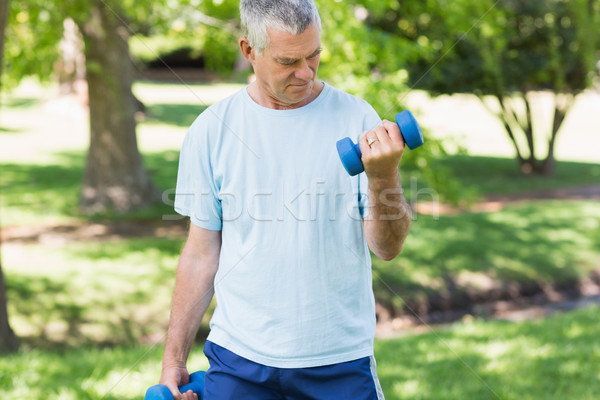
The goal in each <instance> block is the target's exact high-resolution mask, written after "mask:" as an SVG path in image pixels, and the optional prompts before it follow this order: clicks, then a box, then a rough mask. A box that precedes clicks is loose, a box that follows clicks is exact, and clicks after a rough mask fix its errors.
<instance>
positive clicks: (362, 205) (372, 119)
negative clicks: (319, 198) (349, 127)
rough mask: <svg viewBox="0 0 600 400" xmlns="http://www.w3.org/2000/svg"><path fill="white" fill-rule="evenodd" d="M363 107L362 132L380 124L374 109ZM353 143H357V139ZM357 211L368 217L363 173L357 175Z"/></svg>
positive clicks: (365, 182)
mask: <svg viewBox="0 0 600 400" xmlns="http://www.w3.org/2000/svg"><path fill="white" fill-rule="evenodd" d="M365 103H366V102H365ZM365 106H366V108H367V110H366V113H365V119H364V122H363V129H362V132H364V131H370V130H372V129H373V128H375V127H376V126H377V125H381V124H382V122H381V118H379V115H378V114H377V111H375V109H374V108H373V107H372V106H371V105H370V104H368V103H366V104H365ZM355 141H357V142H358V137H357V138H356V140H355ZM358 209H359V211H360V215H361V217H362V218H363V219H364V218H366V217H367V216H368V215H369V179H368V178H367V174H365V173H361V174H358Z"/></svg>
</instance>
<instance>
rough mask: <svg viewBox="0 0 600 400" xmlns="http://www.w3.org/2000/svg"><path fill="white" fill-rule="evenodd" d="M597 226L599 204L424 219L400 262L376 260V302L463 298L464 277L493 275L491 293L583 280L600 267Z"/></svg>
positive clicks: (530, 206) (543, 204) (548, 204)
mask: <svg viewBox="0 0 600 400" xmlns="http://www.w3.org/2000/svg"><path fill="white" fill-rule="evenodd" d="M599 224H600V204H598V203H597V202H595V201H558V200H557V201H538V202H528V203H526V204H516V205H512V206H510V207H506V208H505V209H504V210H502V211H500V212H495V213H473V214H459V215H452V216H442V217H440V218H439V219H434V218H432V217H431V216H426V215H419V216H418V219H417V220H416V221H415V222H414V223H413V226H412V227H411V234H410V235H409V237H408V238H407V240H406V243H405V247H404V250H403V252H402V254H401V255H400V256H399V257H397V258H396V259H394V260H393V261H391V262H383V261H381V260H379V259H377V258H374V259H373V268H374V271H375V272H376V275H375V276H376V279H374V285H375V288H376V290H375V292H376V297H377V298H378V300H380V301H381V302H383V303H384V304H389V303H390V302H392V303H393V304H403V303H405V302H407V301H410V300H413V299H418V298H422V297H420V296H423V295H425V296H426V295H427V294H431V293H433V292H436V293H438V294H441V295H447V296H449V295H450V294H451V293H452V291H458V292H461V291H463V292H464V291H465V290H467V288H468V287H469V286H470V282H469V279H458V277H459V276H460V275H461V273H462V274H463V276H464V272H470V273H473V274H478V273H481V274H484V275H485V276H488V277H489V278H490V282H488V283H487V284H488V286H502V285H505V284H507V283H509V282H520V283H526V282H533V283H539V284H553V283H557V282H566V281H569V280H573V279H578V278H581V277H583V276H586V275H587V274H588V273H589V272H590V271H592V270H594V269H595V268H597V266H598V265H599V263H600V249H599V248H598V243H600V230H598V229H597V226H599ZM473 276H476V275H473ZM378 278H381V279H382V280H383V283H382V282H381V281H380V280H379V279H378ZM467 278H468V277H467ZM474 284H477V282H475V283H474ZM388 286H389V287H391V290H390V289H389V288H388Z"/></svg>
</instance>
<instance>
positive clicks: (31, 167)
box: [0, 151, 179, 225]
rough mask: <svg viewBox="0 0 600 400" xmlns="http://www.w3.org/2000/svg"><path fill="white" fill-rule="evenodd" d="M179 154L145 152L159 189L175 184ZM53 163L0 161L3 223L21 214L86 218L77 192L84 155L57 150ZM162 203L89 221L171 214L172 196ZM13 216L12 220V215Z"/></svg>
mask: <svg viewBox="0 0 600 400" xmlns="http://www.w3.org/2000/svg"><path fill="white" fill-rule="evenodd" d="M178 159H179V153H178V152H177V151H165V152H159V153H149V154H145V155H144V163H145V166H146V168H147V169H148V171H149V172H150V174H151V176H152V179H153V180H154V182H155V183H156V185H157V186H158V187H159V188H160V189H161V190H169V189H172V188H174V187H175V184H176V179H177V166H178ZM57 160H58V161H57V163H56V164H46V165H38V164H17V163H3V164H0V168H1V169H2V179H1V180H0V193H1V194H2V197H3V206H4V207H6V208H8V210H9V212H8V213H7V215H6V216H5V217H4V220H3V223H4V225H18V224H19V223H22V222H23V221H22V219H20V217H18V215H22V214H23V213H25V214H28V215H31V218H32V219H35V218H37V217H42V218H43V217H50V218H51V219H52V218H53V219H56V218H61V217H75V218H84V219H85V218H89V217H84V216H83V215H81V214H80V212H79V206H78V203H79V195H80V188H81V183H82V180H83V173H84V166H85V155H84V154H82V153H75V152H74V153H71V152H65V153H59V154H57ZM165 200H166V201H165V202H160V203H158V204H156V205H155V206H153V207H151V208H149V209H146V210H141V211H138V212H132V213H128V214H111V213H106V214H100V215H95V216H93V217H92V218H90V219H92V220H99V219H112V220H115V219H122V220H135V219H157V220H161V218H162V216H163V215H166V214H173V207H172V200H173V198H172V196H169V195H168V193H166V194H165ZM13 216H14V220H13V219H12V217H13Z"/></svg>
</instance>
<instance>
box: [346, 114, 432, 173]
mask: <svg viewBox="0 0 600 400" xmlns="http://www.w3.org/2000/svg"><path fill="white" fill-rule="evenodd" d="M396 124H398V127H399V128H400V132H401V134H402V138H403V139H404V143H405V144H406V146H407V147H408V148H409V149H411V150H414V149H416V148H417V147H419V146H422V145H423V134H422V133H421V128H420V127H419V124H418V123H417V120H416V119H415V117H414V116H413V115H412V113H411V112H410V111H408V110H405V111H402V112H400V113H398V114H396ZM336 147H337V151H338V154H339V156H340V159H341V160H342V165H343V166H344V168H345V169H346V171H347V172H348V173H349V174H350V175H352V176H354V175H357V174H360V173H361V172H363V171H364V170H365V169H364V166H363V164H362V161H361V157H362V153H361V151H360V146H359V145H358V143H356V144H354V142H353V141H352V139H350V138H344V139H341V140H338V142H337V143H336Z"/></svg>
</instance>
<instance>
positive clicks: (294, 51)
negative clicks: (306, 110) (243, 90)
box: [253, 24, 321, 107]
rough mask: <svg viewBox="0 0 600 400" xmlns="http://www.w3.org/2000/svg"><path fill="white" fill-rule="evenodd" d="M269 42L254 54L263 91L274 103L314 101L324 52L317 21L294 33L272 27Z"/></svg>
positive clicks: (256, 72) (256, 69)
mask: <svg viewBox="0 0 600 400" xmlns="http://www.w3.org/2000/svg"><path fill="white" fill-rule="evenodd" d="M269 39H270V42H269V46H267V48H266V49H264V51H263V53H262V54H261V55H258V54H255V57H254V62H253V66H254V74H255V75H256V82H257V84H258V85H259V87H260V90H261V92H262V94H263V95H266V96H267V97H268V98H269V100H270V101H272V102H273V103H274V104H277V105H280V106H284V107H286V106H287V107H290V106H291V107H299V106H302V105H304V104H305V103H306V100H308V101H312V99H313V98H311V94H313V88H314V85H315V78H316V76H317V69H318V68H319V60H320V53H321V33H320V31H319V28H318V27H317V26H316V25H315V24H311V25H310V26H309V27H308V28H307V29H306V30H305V31H304V32H302V33H301V34H299V35H297V36H294V35H292V34H291V33H288V32H284V31H278V30H269Z"/></svg>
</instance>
